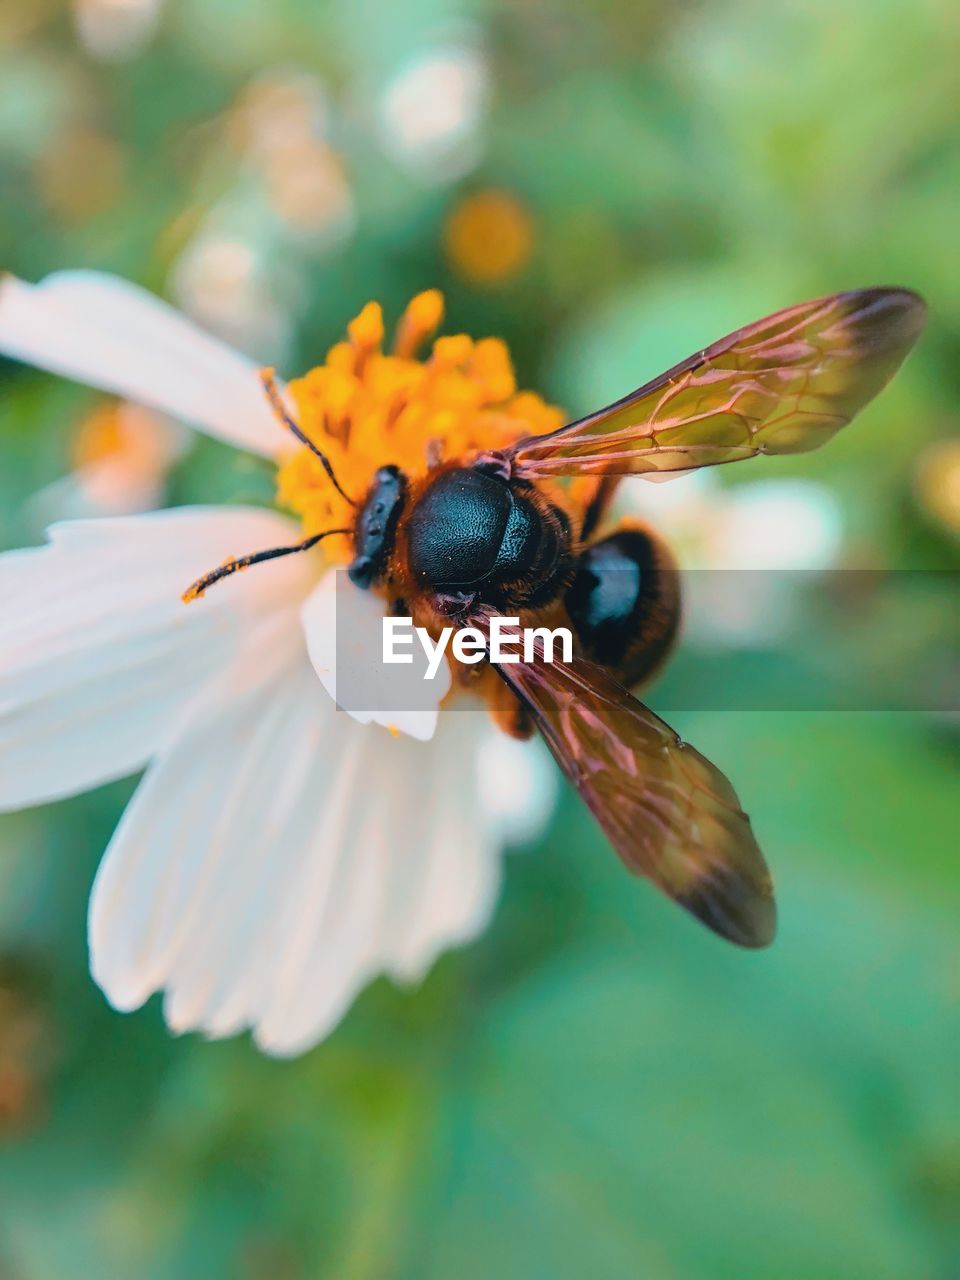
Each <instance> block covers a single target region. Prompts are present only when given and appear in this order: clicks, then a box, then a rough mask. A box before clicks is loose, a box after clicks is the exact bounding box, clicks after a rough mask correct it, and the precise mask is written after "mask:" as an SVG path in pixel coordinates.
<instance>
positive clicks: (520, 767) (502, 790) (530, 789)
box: [477, 726, 559, 844]
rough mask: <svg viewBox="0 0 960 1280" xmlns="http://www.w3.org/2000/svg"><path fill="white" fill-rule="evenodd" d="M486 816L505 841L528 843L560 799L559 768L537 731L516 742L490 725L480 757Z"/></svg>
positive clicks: (483, 740) (540, 831)
mask: <svg viewBox="0 0 960 1280" xmlns="http://www.w3.org/2000/svg"><path fill="white" fill-rule="evenodd" d="M477 766H478V772H479V787H480V798H481V803H482V808H483V814H484V820H485V821H486V822H488V823H489V824H490V825H491V826H492V829H493V831H494V832H495V833H496V834H497V835H498V836H499V838H500V839H501V840H503V841H504V842H505V843H507V844H526V843H528V842H529V841H531V840H535V839H536V838H537V837H538V836H539V835H540V834H541V833H542V832H543V830H544V828H545V827H546V825H547V823H548V821H549V820H550V815H551V814H552V813H553V810H554V807H555V805H556V801H557V784H558V780H559V778H558V773H557V766H556V765H555V763H554V761H553V759H552V757H551V755H550V752H549V751H548V750H547V748H546V747H545V746H544V743H543V740H542V739H541V738H540V737H539V736H538V737H534V738H531V739H530V741H529V742H518V741H517V739H516V738H510V737H508V736H507V735H506V734H505V733H500V732H499V731H498V730H496V729H494V728H493V727H492V726H491V727H490V729H489V730H488V731H487V732H486V733H485V734H483V735H482V737H481V739H480V744H479V751H478V760H477Z"/></svg>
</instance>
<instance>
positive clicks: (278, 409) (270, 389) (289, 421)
mask: <svg viewBox="0 0 960 1280" xmlns="http://www.w3.org/2000/svg"><path fill="white" fill-rule="evenodd" d="M260 381H261V382H262V383H263V389H264V391H265V392H266V393H267V399H268V400H269V401H270V408H271V409H272V410H273V412H274V413H275V414H276V417H277V420H278V421H279V422H281V423H282V424H283V426H285V427H286V428H287V430H288V431H289V432H290V433H291V434H292V435H294V436H296V438H297V439H298V440H299V441H300V443H301V444H305V445H306V446H307V448H308V449H309V450H310V452H311V453H312V454H313V455H314V457H316V458H319V459H320V463H321V465H322V467H323V469H324V471H325V472H326V473H327V475H328V476H329V477H330V479H331V481H332V483H333V487H334V488H335V489H336V491H337V493H339V495H340V497H341V498H343V500H344V502H349V503H350V506H351V507H359V505H360V503H359V502H357V501H356V499H354V498H351V497H350V495H349V494H348V493H344V491H343V489H342V488H341V487H340V481H339V480H338V479H337V477H336V475H335V474H334V470H333V467H332V466H331V465H330V459H329V458H328V457H327V455H326V454H325V453H323V452H322V451H321V450H320V449H318V448H317V446H316V445H315V444H314V443H313V441H312V440H311V439H310V437H309V436H308V435H306V434H305V432H304V431H303V430H302V428H301V427H300V426H299V425H298V424H297V423H296V422H295V421H294V420H293V418H292V417H291V416H290V414H289V413H288V412H287V410H286V408H285V407H284V403H283V400H282V399H281V397H280V392H279V390H278V389H277V379H276V377H275V376H274V370H273V369H261V370H260ZM331 532H337V531H336V530H332V531H331Z"/></svg>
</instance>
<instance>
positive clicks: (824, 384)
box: [504, 288, 926, 480]
mask: <svg viewBox="0 0 960 1280" xmlns="http://www.w3.org/2000/svg"><path fill="white" fill-rule="evenodd" d="M925 315H926V306H925V304H924V302H923V300H922V299H921V298H919V297H918V296H917V294H915V293H911V292H910V290H908V289H895V288H891V289H883V288H880V289H859V290H856V291H854V292H852V293H837V294H834V295H832V296H831V297H829V298H819V299H817V300H816V301H815V302H804V303H801V304H800V305H799V306H796V307H788V308H787V310H785V311H778V312H777V313H776V314H775V315H772V316H767V317H766V319H764V320H758V321H757V322H756V324H751V325H747V326H746V327H745V328H743V329H737V330H736V332H735V333H731V334H728V336H727V337H725V338H721V339H720V341H719V342H715V343H714V344H713V345H712V346H710V347H707V348H706V349H705V350H703V351H699V352H697V354H696V355H693V356H690V357H689V359H687V360H684V361H683V362H682V363H681V364H678V365H677V366H676V367H675V368H673V369H670V370H669V371H668V372H667V373H664V374H662V375H661V376H660V377H659V378H655V379H654V380H653V382H648V383H647V384H646V385H645V386H642V387H639V388H638V389H637V390H636V391H633V392H631V394H630V395H628V396H624V397H623V399H622V400H617V401H615V402H614V403H613V404H610V405H607V407H606V408H605V409H600V410H599V411H598V412H597V413H591V414H589V415H588V416H587V417H585V418H581V419H580V420H579V421H578V422H573V423H570V424H569V425H568V426H565V427H560V428H559V430H557V431H552V432H550V433H549V434H547V435H542V436H527V437H526V438H525V439H523V440H520V441H518V442H517V443H516V444H515V445H514V446H513V447H512V448H510V449H507V450H505V451H504V452H505V453H506V454H507V456H508V457H509V458H510V459H511V460H512V462H513V470H514V474H516V475H517V476H519V477H520V478H522V479H529V480H536V479H545V478H547V477H550V476H559V475H601V476H602V475H610V476H626V475H643V474H645V473H647V474H649V473H650V472H665V473H666V472H672V471H688V470H691V469H693V468H696V467H706V466H714V465H716V464H718V463H723V462H736V461H738V460H739V459H741V458H750V457H753V456H754V455H756V454H758V453H803V452H806V451H807V450H809V449H816V448H817V447H818V446H819V445H821V444H824V443H825V442H826V441H827V440H829V439H830V437H831V436H833V435H834V434H835V433H836V432H837V431H839V430H840V428H841V427H842V426H844V425H845V424H846V423H848V422H849V421H850V419H851V418H852V417H853V416H854V414H856V413H858V412H859V410H860V409H862V408H863V406H864V405H865V404H867V403H868V402H869V401H870V400H872V399H873V397H874V396H875V395H876V394H877V393H878V392H879V391H880V390H881V389H882V388H883V387H884V386H885V385H886V383H887V382H888V381H889V380H890V378H892V377H893V375H894V373H895V372H896V371H897V369H898V368H899V366H900V363H901V361H902V360H903V358H904V357H905V356H906V354H907V352H908V351H909V350H910V348H911V347H912V346H913V344H914V342H915V341H916V339H917V337H918V335H919V333H920V330H921V329H922V328H923V323H924V318H925Z"/></svg>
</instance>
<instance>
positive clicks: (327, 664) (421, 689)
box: [303, 570, 450, 741]
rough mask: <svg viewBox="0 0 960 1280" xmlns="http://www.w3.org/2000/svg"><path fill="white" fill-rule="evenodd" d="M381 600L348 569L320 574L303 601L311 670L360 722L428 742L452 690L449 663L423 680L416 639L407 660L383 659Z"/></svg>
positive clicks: (421, 657)
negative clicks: (354, 579)
mask: <svg viewBox="0 0 960 1280" xmlns="http://www.w3.org/2000/svg"><path fill="white" fill-rule="evenodd" d="M384 611H385V605H384V602H383V601H382V600H381V599H380V598H379V597H378V596H375V595H373V593H372V592H369V591H362V590H360V588H358V587H355V586H354V585H353V583H352V582H351V581H350V580H349V578H348V577H347V575H346V573H344V572H343V571H341V570H337V571H336V572H334V573H328V574H326V575H324V577H323V578H322V579H321V581H320V582H319V583H318V585H317V587H316V589H315V590H314V591H313V592H312V593H311V595H310V596H309V598H308V599H307V601H306V602H305V603H304V606H303V628H304V632H305V633H306V637H307V649H308V651H309V653H310V660H311V662H312V663H313V667H314V670H315V671H316V673H317V675H318V676H319V677H320V681H321V683H322V684H323V687H324V688H325V689H326V690H327V692H328V693H329V694H330V696H331V698H333V700H334V701H335V702H336V704H337V706H338V707H340V709H341V710H343V711H346V712H347V713H348V714H349V715H351V716H352V717H353V718H354V720H357V721H358V722H359V723H360V724H371V723H374V724H379V725H383V726H384V727H385V728H388V729H392V730H398V731H399V732H401V733H405V734H409V736H410V737H411V738H418V739H420V740H421V741H427V740H428V739H430V738H432V737H433V734H434V731H435V729H436V727H437V708H438V707H439V705H440V702H441V701H442V699H443V698H444V697H445V696H446V695H447V693H448V692H449V690H450V667H449V665H448V663H447V662H446V660H443V661H442V662H441V663H440V667H439V669H438V671H437V674H436V677H435V678H434V679H432V680H427V679H425V678H424V677H425V672H426V658H425V655H424V652H423V649H422V648H421V647H420V644H419V642H414V644H413V645H412V646H411V647H410V653H411V657H412V659H413V661H412V662H411V663H410V664H409V665H390V664H387V663H385V662H384V661H383V618H384Z"/></svg>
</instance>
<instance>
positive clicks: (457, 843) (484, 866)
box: [383, 710, 501, 982]
mask: <svg viewBox="0 0 960 1280" xmlns="http://www.w3.org/2000/svg"><path fill="white" fill-rule="evenodd" d="M487 732H488V722H487V718H486V712H485V711H470V710H464V711H450V712H447V713H445V714H444V715H443V716H442V717H441V720H440V727H439V729H438V731H437V734H436V737H435V738H434V739H433V740H432V741H431V742H430V743H429V744H427V745H426V746H425V747H423V748H417V749H413V750H408V752H407V757H408V768H409V776H408V777H407V778H405V779H404V780H403V784H402V788H401V789H399V790H398V791H397V792H396V793H395V812H394V814H393V815H392V817H391V825H392V827H393V829H394V830H395V831H396V832H397V833H398V838H397V839H396V840H395V841H394V843H393V848H392V850H391V855H392V856H391V866H390V890H389V893H388V895H387V912H388V914H387V917H386V920H385V922H384V939H383V959H384V963H385V966H386V968H387V969H388V971H389V972H390V973H392V974H393V975H394V976H395V977H397V978H399V979H402V980H403V981H405V982H415V981H419V980H420V978H421V977H422V976H423V974H424V973H426V971H427V970H428V969H429V967H430V965H431V964H432V963H433V961H434V960H435V959H436V957H437V955H438V954H439V953H440V952H441V951H443V950H445V949H446V948H447V947H450V946H453V945H456V944H458V943H463V942H466V941H467V940H468V939H470V938H473V937H475V936H476V935H477V934H478V933H480V932H481V931H482V930H483V929H484V928H485V927H486V925H487V923H488V921H489V919H490V916H491V914H492V912H493V908H494V905H495V903H496V899H497V892H498V890H499V886H500V844H501V841H500V839H499V838H498V837H497V834H496V832H495V829H494V824H493V823H491V821H490V820H489V815H488V814H487V813H486V812H485V810H484V805H483V798H482V795H481V791H480V788H479V786H478V753H479V748H480V746H481V744H482V742H483V741H484V738H485V737H486V734H487ZM424 780H426V782H425V781H424ZM425 786H426V787H427V788H428V798H425V797H424V787H425Z"/></svg>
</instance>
